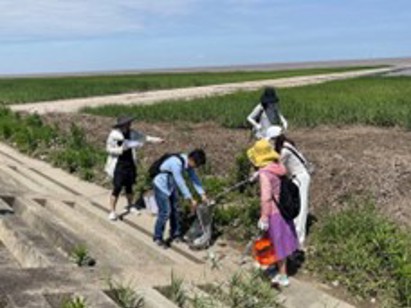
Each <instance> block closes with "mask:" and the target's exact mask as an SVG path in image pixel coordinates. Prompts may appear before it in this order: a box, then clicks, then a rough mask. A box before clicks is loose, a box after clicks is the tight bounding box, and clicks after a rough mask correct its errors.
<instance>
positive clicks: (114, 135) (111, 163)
mask: <svg viewBox="0 0 411 308" xmlns="http://www.w3.org/2000/svg"><path fill="white" fill-rule="evenodd" d="M130 140H132V141H134V143H135V144H134V147H133V148H132V154H133V159H134V161H136V160H137V154H136V150H137V149H139V148H141V147H142V146H143V145H144V144H145V143H146V142H149V143H160V142H162V141H163V139H161V138H157V137H152V136H146V135H144V134H142V133H140V132H138V131H135V130H132V131H131V132H130ZM124 141H126V140H125V138H124V135H123V133H122V132H121V131H120V130H119V129H113V130H112V131H111V132H110V134H109V135H108V137H107V141H106V152H107V154H108V156H107V160H106V165H105V167H104V171H105V172H106V173H107V175H108V176H109V177H111V178H112V177H113V176H114V170H115V168H116V165H117V161H118V158H119V156H120V155H121V154H123V152H124V151H125V150H127V148H126V147H125V146H124V145H123V142H124Z"/></svg>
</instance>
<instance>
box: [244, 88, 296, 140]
mask: <svg viewBox="0 0 411 308" xmlns="http://www.w3.org/2000/svg"><path fill="white" fill-rule="evenodd" d="M247 121H248V122H249V123H250V124H251V125H252V127H253V131H254V135H255V137H256V138H257V139H261V138H264V137H266V133H267V129H268V128H269V127H270V126H272V125H280V126H281V127H282V128H283V129H284V131H285V130H287V127H288V122H287V120H286V119H285V117H284V116H283V115H282V114H281V112H280V99H279V98H278V95H277V92H276V90H275V89H274V88H273V87H267V88H265V89H264V92H263V94H262V95H261V97H260V103H259V104H258V105H257V106H256V107H255V108H254V109H253V111H252V112H251V113H250V114H249V115H248V117H247Z"/></svg>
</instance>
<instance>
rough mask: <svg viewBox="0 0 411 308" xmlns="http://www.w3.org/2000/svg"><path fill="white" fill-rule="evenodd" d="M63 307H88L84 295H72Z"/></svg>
mask: <svg viewBox="0 0 411 308" xmlns="http://www.w3.org/2000/svg"><path fill="white" fill-rule="evenodd" d="M61 307H62V308H86V307H87V303H86V300H85V299H84V298H82V297H77V296H76V297H72V298H70V299H68V300H66V301H64V302H63V305H62V306H61Z"/></svg>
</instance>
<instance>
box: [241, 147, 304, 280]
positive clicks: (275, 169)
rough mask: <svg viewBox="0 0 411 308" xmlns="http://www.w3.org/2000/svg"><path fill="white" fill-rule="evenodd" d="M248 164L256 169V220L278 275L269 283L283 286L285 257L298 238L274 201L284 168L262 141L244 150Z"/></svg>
mask: <svg viewBox="0 0 411 308" xmlns="http://www.w3.org/2000/svg"><path fill="white" fill-rule="evenodd" d="M247 156H248V158H249V160H250V161H251V163H252V164H253V165H254V166H255V167H256V168H258V177H259V183H260V192H261V196H260V198H261V215H260V219H259V221H258V227H259V229H261V230H263V231H266V232H268V236H269V238H270V240H271V242H272V244H273V246H274V250H275V252H276V255H277V258H278V260H279V261H278V264H277V265H278V274H277V275H276V276H275V277H274V278H273V279H272V283H273V284H276V285H279V286H282V287H287V286H288V285H289V284H290V282H289V279H288V275H287V257H289V256H290V255H292V254H293V253H294V252H295V251H296V250H297V249H298V248H299V246H298V238H297V233H296V231H295V226H294V223H293V221H292V220H286V219H284V218H283V216H282V215H281V213H280V211H279V210H278V208H277V206H276V203H275V202H274V199H273V198H275V199H276V200H279V198H280V184H281V182H280V178H279V177H281V176H284V175H285V174H286V173H287V171H286V169H285V167H284V166H283V165H282V164H281V163H279V158H280V155H279V154H278V153H277V152H276V151H275V150H274V149H273V147H272V146H271V144H270V143H269V142H268V141H267V140H265V139H262V140H259V141H257V142H256V143H255V144H254V146H253V147H252V148H250V149H249V150H248V151H247Z"/></svg>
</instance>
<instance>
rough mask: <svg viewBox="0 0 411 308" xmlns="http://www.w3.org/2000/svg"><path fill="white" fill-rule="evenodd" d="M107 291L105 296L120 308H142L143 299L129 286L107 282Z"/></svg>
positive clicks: (111, 281)
mask: <svg viewBox="0 0 411 308" xmlns="http://www.w3.org/2000/svg"><path fill="white" fill-rule="evenodd" d="M108 287H109V291H107V292H106V293H107V295H108V296H110V297H111V298H112V299H113V300H114V301H115V302H116V303H117V305H119V307H121V308H143V307H144V298H143V297H142V296H141V295H139V294H137V292H135V291H134V290H133V288H132V287H130V286H129V285H124V284H123V283H120V282H116V281H113V280H111V279H109V280H108Z"/></svg>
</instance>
